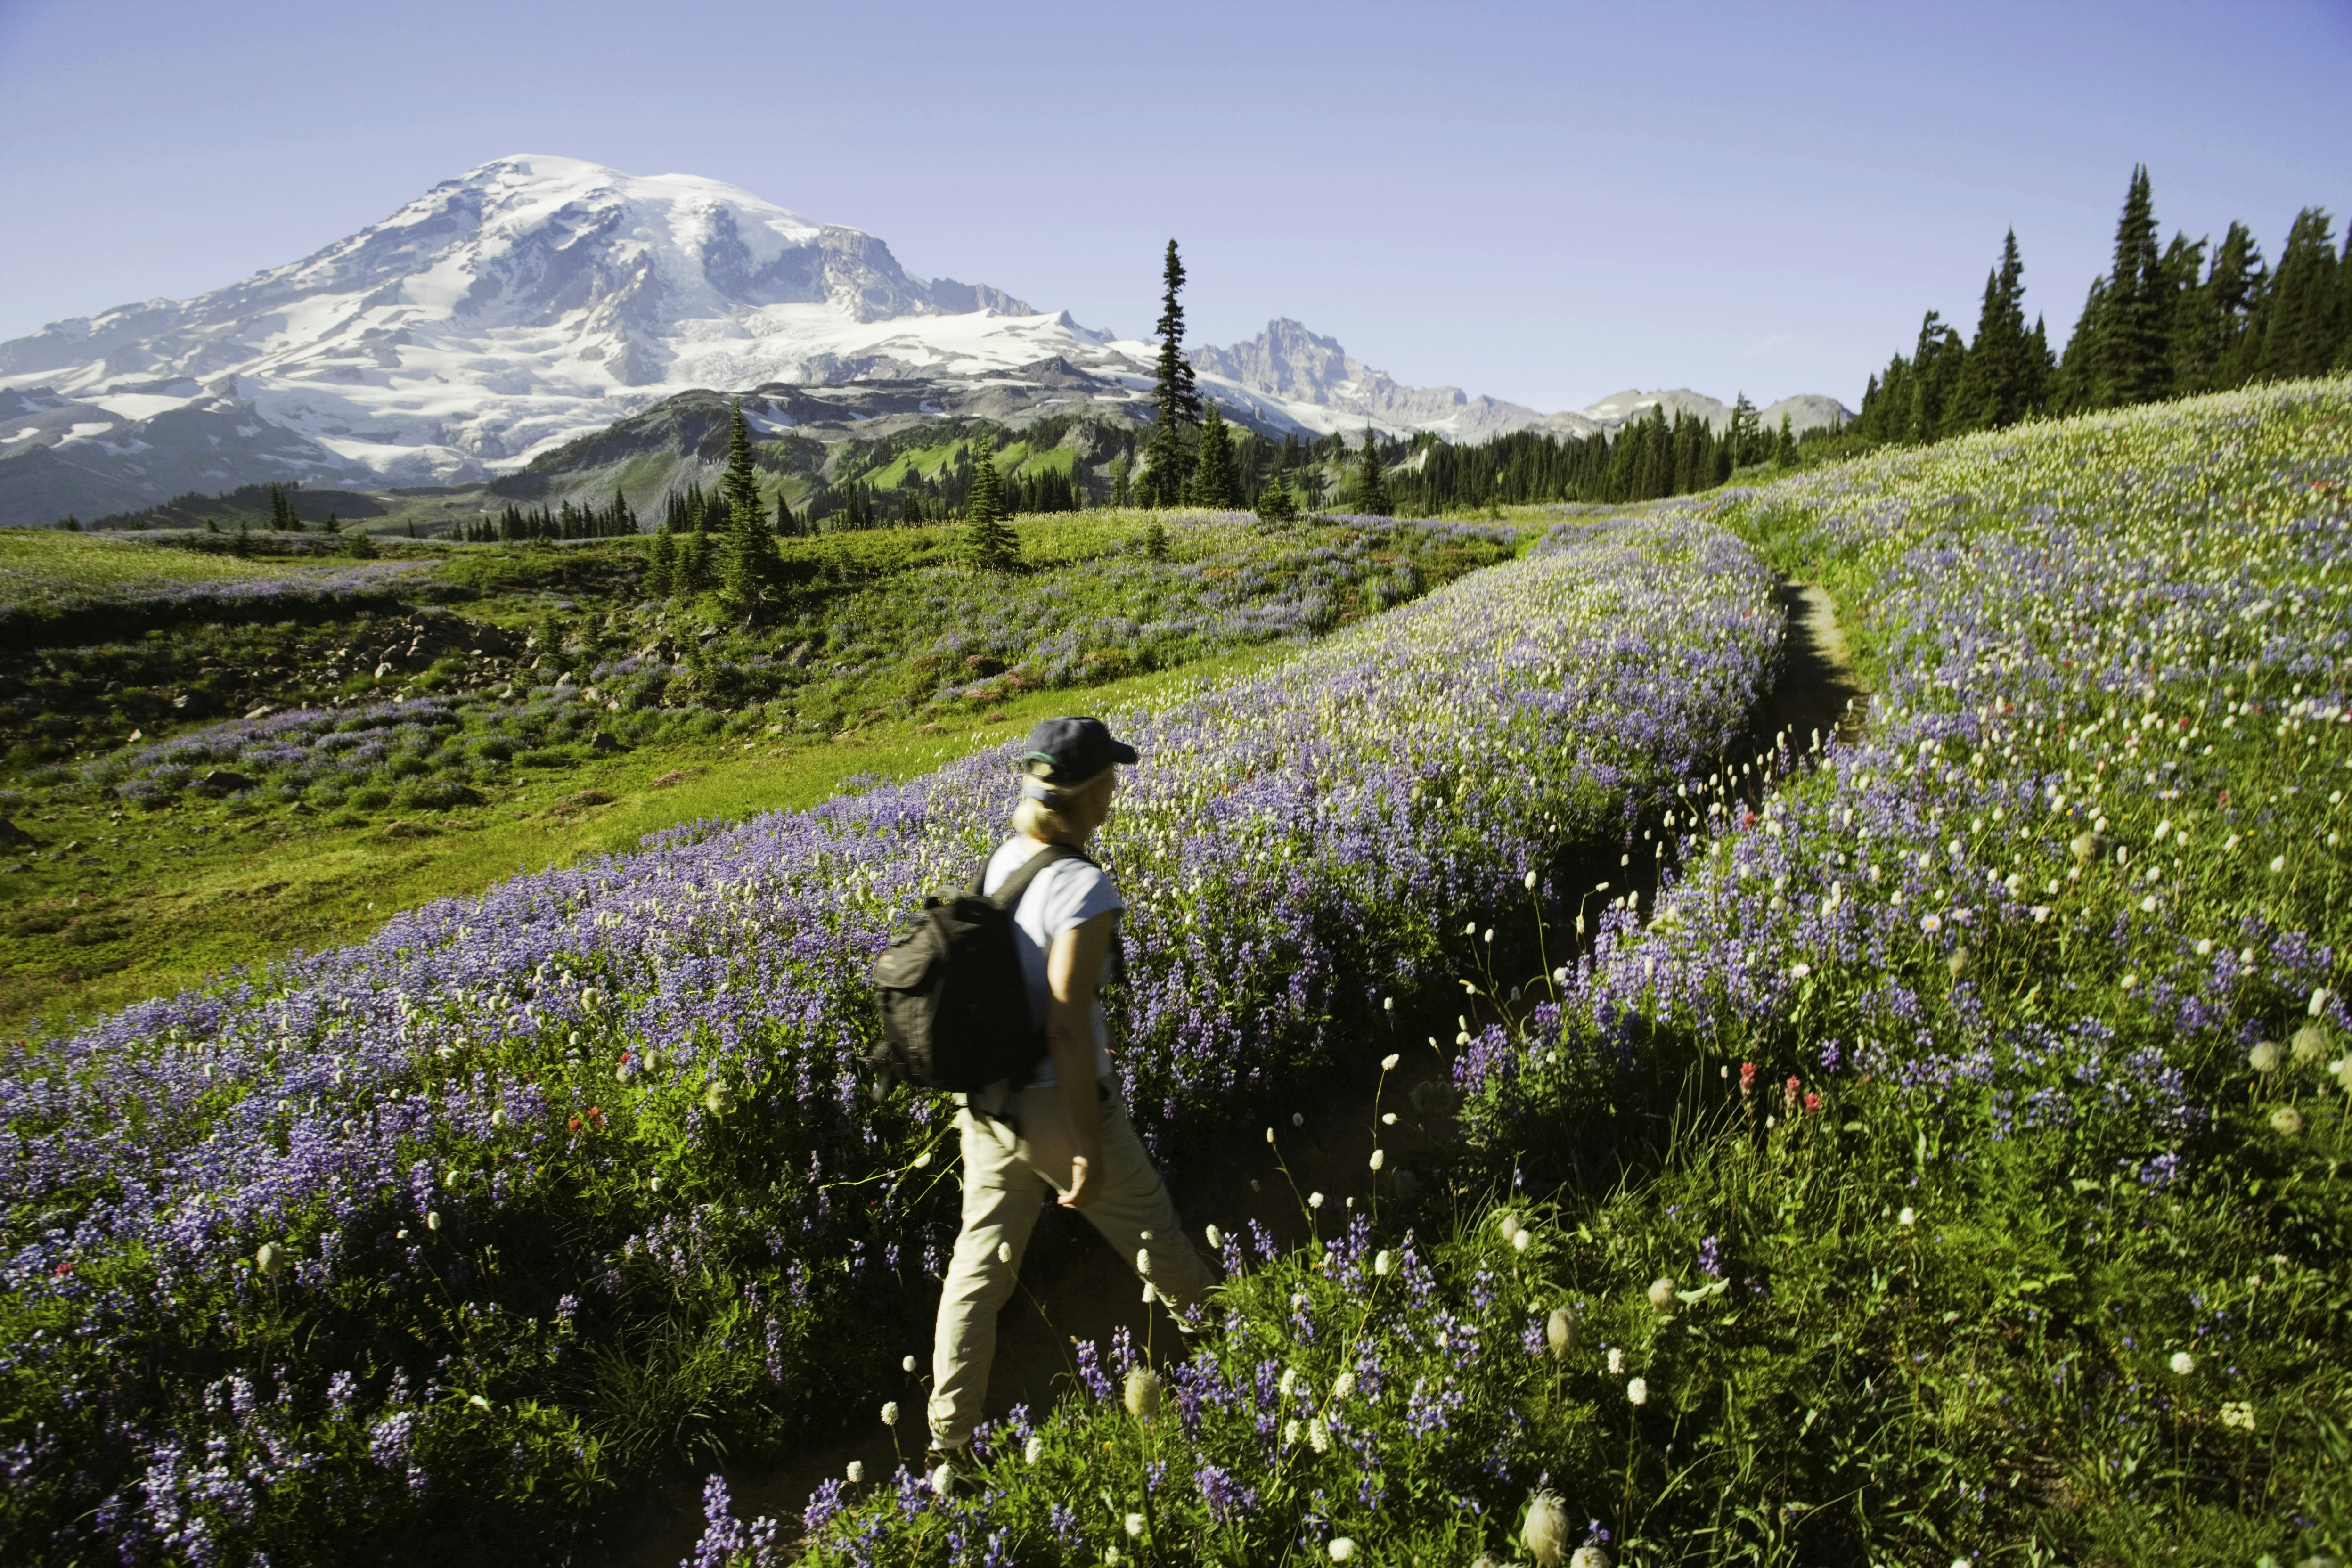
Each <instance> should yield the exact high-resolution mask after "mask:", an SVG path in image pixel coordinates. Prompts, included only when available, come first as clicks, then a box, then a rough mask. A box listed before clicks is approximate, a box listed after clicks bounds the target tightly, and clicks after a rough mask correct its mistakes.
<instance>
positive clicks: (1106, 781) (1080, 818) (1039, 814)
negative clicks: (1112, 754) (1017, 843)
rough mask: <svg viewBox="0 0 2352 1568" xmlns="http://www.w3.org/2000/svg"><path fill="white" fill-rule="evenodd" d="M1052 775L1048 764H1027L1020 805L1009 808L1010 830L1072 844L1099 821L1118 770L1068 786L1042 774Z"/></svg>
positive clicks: (1104, 772) (1046, 840)
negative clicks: (1011, 826) (1011, 816)
mask: <svg viewBox="0 0 2352 1568" xmlns="http://www.w3.org/2000/svg"><path fill="white" fill-rule="evenodd" d="M1052 772H1053V764H1052V763H1030V764H1029V771H1028V774H1027V776H1026V777H1024V779H1023V780H1022V781H1021V788H1022V795H1021V801H1020V804H1018V805H1015V806H1014V807H1013V832H1015V833H1020V834H1025V835H1026V836H1027V837H1031V838H1038V839H1043V840H1044V841H1045V842H1046V843H1048V844H1069V843H1075V842H1076V841H1077V840H1078V839H1079V838H1081V837H1085V834H1086V832H1087V830H1088V829H1090V828H1092V827H1093V826H1095V825H1096V824H1097V823H1099V822H1100V821H1101V820H1102V816H1103V808H1104V806H1105V805H1107V804H1108V802H1109V800H1110V792H1111V786H1112V785H1113V784H1116V783H1118V767H1117V766H1116V765H1113V766H1111V767H1108V768H1105V769H1104V770H1103V771H1102V772H1100V773H1097V774H1096V775H1095V776H1094V777H1092V778H1090V779H1084V780H1081V781H1080V782H1078V783H1076V784H1055V783H1053V782H1051V781H1050V780H1049V779H1047V777H1046V775H1047V774H1048V773H1052ZM1040 796H1043V797H1044V798H1042V799H1041V798H1040ZM1081 824H1083V825H1084V826H1081Z"/></svg>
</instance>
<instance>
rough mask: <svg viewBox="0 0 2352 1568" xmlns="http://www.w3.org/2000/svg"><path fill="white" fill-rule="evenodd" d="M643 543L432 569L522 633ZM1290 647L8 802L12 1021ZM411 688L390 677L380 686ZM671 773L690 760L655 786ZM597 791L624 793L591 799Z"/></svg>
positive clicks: (881, 579)
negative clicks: (898, 712)
mask: <svg viewBox="0 0 2352 1568" xmlns="http://www.w3.org/2000/svg"><path fill="white" fill-rule="evenodd" d="M1145 521H1147V514H1145V513H1142V512H1139V511H1134V510H1123V511H1108V510H1104V511H1097V512H1089V513H1084V514H1078V515H1073V516H1055V517H1050V518H1033V519H1026V520H1024V521H1021V522H1020V523H1018V524H1017V525H1016V531H1017V532H1018V534H1019V536H1020V541H1021V549H1022V554H1023V557H1024V560H1025V561H1027V562H1028V563H1030V564H1031V565H1032V566H1033V567H1035V568H1039V569H1044V570H1052V569H1054V568H1057V567H1066V566H1072V565H1076V564H1079V563H1085V562H1088V561H1092V560H1096V559H1098V558H1102V557H1105V556H1107V555H1109V554H1112V553H1114V552H1118V551H1119V550H1120V549H1122V548H1123V547H1124V546H1125V545H1126V544H1127V543H1128V542H1129V541H1130V540H1131V539H1132V537H1133V536H1134V534H1135V533H1136V531H1138V530H1139V528H1141V527H1142V526H1143V525H1144V523H1145ZM1533 536H1534V535H1533V532H1532V531H1530V533H1529V534H1528V537H1529V538H1532V537H1533ZM955 542H956V531H955V530H952V529H942V528H912V529H880V530H874V531H867V532H863V533H856V534H830V535H822V536H819V537H817V538H814V539H803V540H785V541H782V542H781V549H782V554H783V555H784V557H785V559H786V560H787V562H788V563H790V562H804V563H808V564H810V565H811V566H816V565H819V564H822V565H824V567H825V568H826V570H827V571H828V572H829V573H833V574H841V575H843V576H845V577H847V578H850V579H852V580H856V581H859V582H865V583H868V584H874V585H877V586H879V585H881V584H884V583H887V581H888V580H889V579H891V578H893V577H895V576H897V575H898V574H903V573H907V572H909V571H913V570H916V569H919V568H920V567H923V566H926V565H929V564H932V563H935V562H937V561H939V560H940V559H942V558H944V557H946V556H947V555H949V554H951V552H952V551H953V549H954V546H955ZM12 543H13V544H16V545H18V546H19V548H18V549H17V551H16V555H17V556H18V557H20V558H22V559H24V560H26V561H28V562H30V563H35V565H36V566H37V569H38V570H39V571H40V572H41V573H42V574H44V577H45V580H46V581H48V582H52V583H54V584H69V585H74V586H79V587H81V588H83V589H84V590H85V591H87V590H88V589H89V587H91V586H93V585H96V586H100V587H111V586H114V585H117V584H123V583H127V582H133V581H136V580H137V579H135V578H125V577H122V576H121V575H119V574H121V572H122V571H123V570H124V566H125V563H126V560H127V561H128V563H129V564H132V565H144V564H145V563H149V562H154V563H160V566H161V568H163V569H165V570H175V571H182V572H185V573H189V574H203V573H206V572H212V573H215V574H217V575H222V576H232V577H234V576H243V575H247V574H256V575H260V574H268V575H277V576H284V575H287V574H289V563H286V562H283V561H263V562H247V561H241V560H238V559H236V558H235V557H230V556H225V555H222V556H215V555H197V554H193V553H186V552H180V551H173V550H137V551H136V552H135V555H134V552H133V550H132V549H131V548H130V547H126V546H123V545H121V544H120V543H117V542H111V541H103V540H93V539H88V538H84V537H82V536H78V535H72V534H58V533H47V532H44V533H41V534H37V535H30V534H28V535H23V536H6V535H0V547H5V546H7V545H10V544H12ZM629 548H631V547H630V546H628V545H627V543H626V542H622V541H590V542H581V543H576V544H570V545H565V546H563V547H562V548H560V549H557V550H538V551H534V550H530V549H526V548H516V549H507V548H477V549H461V550H442V551H436V552H435V553H436V554H437V555H439V556H440V557H442V559H441V561H440V563H439V564H438V565H437V566H436V567H435V568H433V569H432V570H433V574H434V575H435V576H436V578H438V579H440V580H441V581H442V582H444V583H445V584H449V585H452V586H461V587H464V588H466V589H467V590H470V591H471V592H473V593H475V594H476V595H479V597H477V598H475V599H473V600H472V601H470V602H468V603H467V604H466V605H463V606H462V607H463V609H464V612H465V613H466V614H467V616H471V617H473V618H475V619H478V620H484V621H490V622H497V623H503V624H505V625H507V626H509V628H510V629H512V630H515V631H517V632H522V631H526V630H528V629H529V628H530V626H532V625H533V624H535V622H536V621H537V619H538V617H539V616H540V615H541V606H542V605H543V604H544V603H545V595H549V594H552V593H571V594H578V595H595V594H596V593H597V592H598V590H599V589H600V587H603V586H607V585H608V584H605V582H604V579H605V578H606V577H607V576H608V575H609V571H608V570H607V568H609V567H610V565H611V563H612V560H613V559H616V558H617V556H618V554H619V553H620V552H625V551H626V550H628V549H629ZM8 559H9V557H7V556H5V555H0V561H6V560H8ZM109 574H118V575H109ZM195 580H201V578H200V577H199V578H196V579H195ZM843 603H844V604H845V605H850V604H854V600H845V601H843ZM1285 656H1286V646H1284V645H1273V646H1268V647H1258V648H1254V649H1247V650H1244V651H1241V652H1237V653H1230V654H1224V655H1220V656H1216V657H1212V658H1206V659H1201V660H1195V661H1193V662H1192V663H1191V664H1189V665H1185V666H1182V667H1180V668H1174V669H1167V670H1159V671H1154V672H1150V673H1144V674H1139V675H1135V676H1131V677H1129V678H1127V679H1119V680H1116V681H1110V682H1104V683H1097V684H1093V685H1088V686H1085V687H1081V688H1062V689H1053V690H1046V691H1043V692H1037V693H1032V694H1029V695H1026V696H1018V697H1011V700H993V701H991V702H990V703H989V704H987V716H986V717H985V718H983V717H982V715H980V714H976V713H973V714H966V715H962V716H960V717H950V718H949V719H947V720H945V721H941V723H942V724H943V725H944V727H940V726H939V725H934V726H933V727H930V728H925V727H923V721H922V716H921V715H915V716H910V717H905V718H887V719H882V720H878V721H868V722H866V723H863V724H861V725H860V726H859V727H858V728H857V730H856V733H855V734H854V735H850V736H846V737H845V738H843V739H840V740H836V741H832V742H826V741H824V740H823V739H821V738H820V739H818V740H817V741H815V742H814V743H812V742H809V741H807V740H805V739H803V740H801V741H799V742H796V743H784V742H770V741H768V740H767V739H765V738H764V737H763V738H761V740H759V741H757V742H753V743H752V744H751V745H749V746H747V745H745V744H744V743H743V739H742V738H740V737H738V738H733V739H719V738H711V739H707V740H695V741H671V742H652V743H648V744H646V745H645V746H643V747H640V748H638V749H636V750H634V751H631V752H625V753H623V754H620V755H616V756H612V757H605V758H597V759H593V760H591V761H587V762H584V763H580V764H579V765H578V766H576V767H572V768H569V769H565V770H562V771H558V772H553V773H547V772H541V771H537V770H523V771H521V772H520V773H519V775H518V779H517V783H518V784H519V785H520V790H521V795H522V798H520V800H506V799H501V800H500V802H499V804H497V805H491V806H488V807H483V808H479V809H469V810H461V811H458V812H455V813H448V814H441V815H435V816H419V815H417V814H415V813H414V812H402V811H399V810H386V811H383V812H382V813H380V814H378V816H376V817H375V819H374V820H373V821H370V822H366V823H364V824H361V825H356V826H355V825H353V824H352V822H351V821H350V820H349V818H348V816H341V815H339V816H337V817H335V818H333V819H331V818H329V817H328V816H309V817H306V816H299V815H294V814H289V813H288V812H287V811H285V810H283V809H281V808H277V807H263V808H258V809H256V808H254V807H250V806H241V805H227V804H223V803H219V802H202V801H200V800H199V799H198V798H197V797H194V796H191V797H188V799H187V800H186V801H185V802H184V803H183V804H182V805H177V806H175V807H174V808H173V809H172V810H170V811H168V812H161V813H154V814H146V813H140V812H125V811H124V810H122V809H121V807H120V806H119V805H116V804H115V803H113V802H110V801H107V800H103V799H97V798H76V797H75V795H73V794H72V793H71V792H61V793H60V794H59V795H53V796H51V797H50V798H47V799H36V800H35V801H34V802H32V803H31V804H29V805H23V806H17V807H12V808H10V809H12V810H14V811H15V813H16V817H17V819H18V820H19V821H20V822H21V823H22V825H23V826H25V827H26V828H27V829H29V830H30V831H32V832H33V833H34V834H35V835H36V836H37V839H38V841H39V843H38V846H37V848H36V849H35V850H33V851H31V852H29V854H28V858H27V860H26V865H27V868H26V870H24V871H21V872H18V873H16V874H15V875H13V876H9V877H8V878H7V879H6V882H5V886H6V887H7V889H8V891H9V893H10V895H11V897H12V900H14V907H13V908H12V909H11V910H9V911H8V912H7V913H6V915H5V917H0V1028H6V1029H12V1030H14V1029H23V1028H26V1026H28V1025H30V1024H31V1023H33V1021H34V1020H36V1019H38V1021H39V1023H40V1025H41V1026H43V1027H45V1028H54V1027H58V1026H63V1025H65V1024H68V1023H69V1022H71V1021H73V1020H76V1019H80V1018H88V1017H91V1016H98V1015H102V1014H104V1013H107V1012H110V1011H112V1010H114V1009H117V1008H119V1007H121V1006H123V1005H126V1004H128V1003H131V1002H134V1001H137V1000H140V999H142V998H143V997H148V996H153V995H160V994H170V993H172V992H174V991H177V990H180V989H182V988H184V987H185V986H188V985H191V984H195V983H197V982H198V981H199V980H201V979H202V978H203V977H204V976H205V975H207V974H211V973H217V972H218V971H220V970H222V969H224V968H228V967H232V966H235V965H239V964H247V963H257V962H261V961H264V960H267V959H268V958H271V957H274V956H278V955H280V954H283V953H286V952H291V951H296V950H303V949H315V948H320V947H325V946H331V945H335V944H338V943H341V942H352V941H356V940H358V939H360V938H362V937H364V936H365V935H367V934H368V933H369V932H370V931H373V930H374V929H375V927H376V926H377V925H378V924H379V923H380V922H381V921H383V919H385V918H386V917H388V916H389V915H391V914H392V913H394V912H395V911H397V910H402V909H405V908H411V907H414V906H415V905H416V904H419V903H422V902H425V901H426V900H432V899H437V898H447V897H457V896H464V895H467V894H473V893H478V892H480V891H482V890H483V889H486V888H488V887H489V886H491V885H492V884H494V883H495V882H497V881H498V880H499V879H502V878H504V877H505V876H507V875H509V874H510V873H512V872H514V871H516V870H518V869H521V870H525V871H539V870H543V869H545V868H549V867H551V866H561V865H567V864H571V863H572V862H574V861H576V860H578V859H580V858H583V857H586V856H593V855H597V854H606V853H613V852H617V851H623V850H626V849H629V848H631V847H634V846H635V843H636V842H637V840H638V839H639V838H640V837H642V836H643V835H645V834H646V833H649V832H653V831H656V830H657V829H660V828H664V827H668V826H675V825H677V824H678V823H681V822H689V821H694V820H696V819H698V818H702V817H724V818H739V817H742V816H750V815H752V814H755V813H757V812H761V811H770V810H777V809H786V808H793V807H798V806H805V805H813V804H814V803H816V802H818V801H820V800H823V799H824V798H825V797H826V796H828V795H832V794H834V793H835V790H836V789H837V788H838V786H839V784H840V781H842V780H843V779H845V778H846V777H849V776H851V775H853V774H857V773H881V774H887V775H888V776H891V777H904V776H908V775H909V774H912V773H919V772H923V771H926V770H928V769H929V768H932V767H935V766H937V765H939V763H941V762H943V761H945V760H947V759H948V758H950V756H953V755H957V754H960V753H961V752H964V751H967V750H969V749H971V748H972V747H975V746H979V745H984V744H988V743H991V742H993V741H994V740H996V739H998V738H1001V737H1002V735H1003V734H1004V733H1006V732H1009V731H1013V730H1016V729H1019V728H1021V727H1023V726H1024V725H1025V724H1027V723H1028V722H1030V721H1034V719H1036V718H1038V717H1040V716H1043V715H1044V714H1045V713H1047V712H1049V711H1066V710H1071V709H1074V708H1076V709H1084V708H1090V707H1104V706H1109V705H1112V704H1115V703H1118V702H1121V701H1129V700H1137V699H1141V698H1150V697H1156V696H1158V695H1159V694H1160V693H1161V692H1162V691H1164V690H1165V689H1168V688H1170V687H1171V686H1173V685H1175V684H1178V683H1181V682H1182V681H1184V680H1187V679H1192V678H1193V677H1195V676H1208V675H1222V674H1227V673H1231V672H1234V671H1235V670H1239V669H1242V668H1249V667H1251V666H1254V665H1255V664H1258V663H1260V662H1263V661H1265V660H1268V659H1275V658H1282V657H1285ZM361 684H364V683H361ZM381 694H382V695H386V696H389V695H392V694H394V685H387V686H386V687H384V688H383V690H382V693H381ZM1007 695H1008V696H1010V694H1007ZM272 700H278V701H280V702H281V703H282V702H285V701H287V700H289V699H288V698H286V697H283V696H278V695H276V694H272ZM997 713H1002V714H1003V715H1004V717H1003V720H1002V721H997V720H995V719H994V715H995V714H997ZM160 732H161V731H151V733H160ZM673 773H685V774H687V775H688V776H687V777H686V778H684V779H682V780H680V781H678V782H676V783H673V784H668V785H666V786H662V787H656V785H655V781H656V780H657V779H661V778H663V777H665V776H666V775H669V774H673ZM584 795H604V796H609V797H611V798H610V799H609V800H606V801H589V800H583V799H582V798H581V797H583V796H584ZM84 857H88V859H85V858H84ZM0 858H5V852H0Z"/></svg>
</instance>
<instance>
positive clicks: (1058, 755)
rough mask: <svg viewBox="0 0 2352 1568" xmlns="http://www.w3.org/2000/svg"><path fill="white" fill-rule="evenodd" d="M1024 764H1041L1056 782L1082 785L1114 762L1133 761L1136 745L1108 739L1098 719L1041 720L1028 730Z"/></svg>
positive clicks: (1105, 726)
mask: <svg viewBox="0 0 2352 1568" xmlns="http://www.w3.org/2000/svg"><path fill="white" fill-rule="evenodd" d="M1021 761H1022V762H1023V763H1024V764H1027V763H1045V764H1046V765H1047V766H1048V767H1050V768H1051V769H1052V770H1053V771H1052V772H1050V773H1047V774H1046V775H1045V776H1046V778H1047V779H1049V780H1051V781H1052V782H1053V783H1055V784H1081V783H1083V782H1085V781H1086V780H1087V779H1090V778H1092V777H1094V776H1095V775H1096V774H1097V773H1100V772H1102V771H1103V770H1104V769H1105V768H1107V767H1108V766H1110V765H1111V764H1112V763H1131V762H1133V761H1135V748H1134V747H1133V746H1130V745H1129V744H1128V743H1127V742H1125V741H1115V740H1113V739H1111V733H1110V726H1108V724H1105V723H1104V722H1103V721H1101V720H1099V719H1087V718H1070V719H1040V720H1039V721H1037V727H1036V728H1035V729H1034V730H1032V731H1029V749H1028V750H1027V751H1026V752H1023V753H1022V756H1021Z"/></svg>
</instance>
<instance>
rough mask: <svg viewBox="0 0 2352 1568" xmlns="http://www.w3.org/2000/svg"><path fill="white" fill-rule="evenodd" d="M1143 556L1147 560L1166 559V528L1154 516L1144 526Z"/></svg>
mask: <svg viewBox="0 0 2352 1568" xmlns="http://www.w3.org/2000/svg"><path fill="white" fill-rule="evenodd" d="M1143 557H1144V559H1145V560H1147V561H1165V560H1167V559H1168V529H1167V526H1166V525H1165V524H1163V523H1162V522H1161V521H1160V520H1159V519H1158V518H1156V517H1155V518H1153V519H1152V520H1151V521H1150V522H1149V523H1147V524H1145V526H1144V530H1143Z"/></svg>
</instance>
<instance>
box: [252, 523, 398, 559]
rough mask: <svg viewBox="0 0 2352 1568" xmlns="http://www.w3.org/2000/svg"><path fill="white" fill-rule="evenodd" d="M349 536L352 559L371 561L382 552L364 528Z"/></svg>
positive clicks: (353, 531) (373, 537) (354, 531)
mask: <svg viewBox="0 0 2352 1568" xmlns="http://www.w3.org/2000/svg"><path fill="white" fill-rule="evenodd" d="M238 532H239V534H240V536H241V535H242V534H243V532H244V531H243V530H242V529H240V530H238ZM350 538H351V542H352V560H354V561H373V560H374V559H375V558H376V557H377V556H378V555H380V554H382V553H383V552H382V551H379V550H378V549H377V548H376V547H375V535H373V534H372V533H370V532H369V531H367V530H366V529H364V528H355V529H353V530H352V531H351V534H350Z"/></svg>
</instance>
